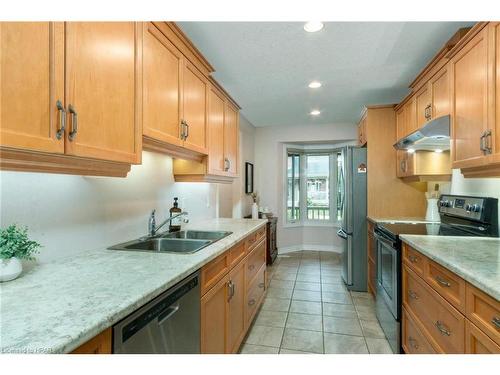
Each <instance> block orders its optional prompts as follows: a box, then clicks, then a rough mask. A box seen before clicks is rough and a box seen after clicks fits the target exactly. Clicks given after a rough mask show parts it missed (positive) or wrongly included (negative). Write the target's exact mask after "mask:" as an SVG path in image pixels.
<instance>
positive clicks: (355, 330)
mask: <svg viewBox="0 0 500 375" xmlns="http://www.w3.org/2000/svg"><path fill="white" fill-rule="evenodd" d="M268 272H269V274H268V275H269V278H270V280H271V281H270V285H269V289H268V291H267V295H266V298H265V300H264V303H263V305H262V307H261V309H260V311H259V313H258V315H257V317H256V319H255V320H254V323H253V326H252V327H251V328H250V330H249V333H248V335H247V337H246V338H245V340H244V343H243V345H242V347H241V350H240V352H241V353H242V354H278V353H280V354H307V353H318V354H323V353H325V354H335V353H339V354H355V353H361V354H368V353H370V354H390V353H392V352H391V349H390V347H389V343H388V342H387V340H386V338H385V336H384V333H383V331H382V329H381V328H380V325H379V323H378V321H377V318H376V317H375V306H374V300H373V298H372V297H371V295H370V294H368V293H361V292H349V291H348V290H347V289H346V287H345V286H344V284H343V282H342V280H341V276H340V272H341V264H340V257H339V255H338V254H334V253H327V252H318V251H300V252H295V253H288V254H284V255H280V256H279V257H278V258H277V260H276V262H275V264H274V265H273V266H272V267H269V268H268Z"/></svg>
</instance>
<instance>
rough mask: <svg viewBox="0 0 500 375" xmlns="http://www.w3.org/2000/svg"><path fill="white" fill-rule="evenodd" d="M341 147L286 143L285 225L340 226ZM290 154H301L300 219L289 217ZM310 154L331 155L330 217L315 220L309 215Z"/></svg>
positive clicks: (329, 179)
mask: <svg viewBox="0 0 500 375" xmlns="http://www.w3.org/2000/svg"><path fill="white" fill-rule="evenodd" d="M340 150H341V147H335V148H332V147H328V148H324V149H323V148H299V147H297V146H295V145H284V148H283V155H284V157H283V159H284V169H283V170H284V179H283V217H284V218H285V220H283V226H284V227H298V226H326V227H338V226H339V225H340V222H339V221H338V220H337V206H336V204H337V155H338V152H339V151H340ZM289 154H294V155H296V154H299V155H300V162H299V165H300V171H299V181H300V191H299V194H300V195H299V207H300V209H299V211H300V212H299V219H297V220H289V219H288V157H289ZM308 155H328V156H329V176H328V195H329V196H328V200H329V215H330V216H329V219H328V220H314V219H309V218H308V217H307V156H308Z"/></svg>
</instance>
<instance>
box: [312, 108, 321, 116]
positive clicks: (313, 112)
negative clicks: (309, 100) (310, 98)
mask: <svg viewBox="0 0 500 375" xmlns="http://www.w3.org/2000/svg"><path fill="white" fill-rule="evenodd" d="M320 113H321V111H319V110H317V109H314V110H312V111H311V115H313V116H318V115H319V114H320Z"/></svg>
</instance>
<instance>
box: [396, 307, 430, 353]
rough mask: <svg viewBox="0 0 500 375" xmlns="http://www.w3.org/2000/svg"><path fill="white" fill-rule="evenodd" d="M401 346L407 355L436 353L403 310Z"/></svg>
mask: <svg viewBox="0 0 500 375" xmlns="http://www.w3.org/2000/svg"><path fill="white" fill-rule="evenodd" d="M402 346H403V349H404V351H405V353H407V354H434V353H436V351H435V350H434V349H433V348H432V345H431V344H429V341H427V339H426V338H425V336H424V334H423V333H422V331H421V330H420V329H419V328H418V327H417V323H416V322H415V320H414V319H413V318H412V317H411V315H410V314H409V313H408V311H406V309H405V308H403V333H402Z"/></svg>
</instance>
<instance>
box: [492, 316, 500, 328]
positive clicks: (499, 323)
mask: <svg viewBox="0 0 500 375" xmlns="http://www.w3.org/2000/svg"><path fill="white" fill-rule="evenodd" d="M491 322H492V323H493V325H494V326H495V327H497V329H500V318H499V317H498V316H495V317H493V319H491Z"/></svg>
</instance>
